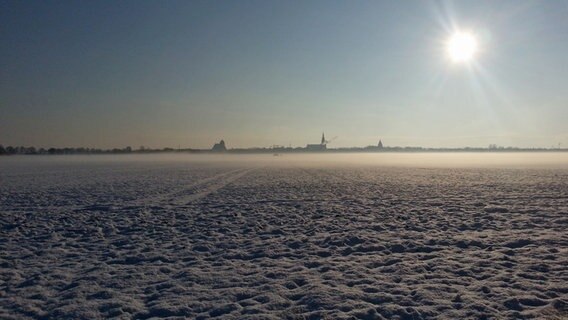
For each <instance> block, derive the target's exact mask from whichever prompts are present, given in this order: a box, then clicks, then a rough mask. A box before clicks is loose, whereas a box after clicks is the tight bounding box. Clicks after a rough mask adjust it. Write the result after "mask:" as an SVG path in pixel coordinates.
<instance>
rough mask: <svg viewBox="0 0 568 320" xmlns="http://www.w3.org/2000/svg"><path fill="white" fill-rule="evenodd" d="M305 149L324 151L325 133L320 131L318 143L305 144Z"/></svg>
mask: <svg viewBox="0 0 568 320" xmlns="http://www.w3.org/2000/svg"><path fill="white" fill-rule="evenodd" d="M306 150H307V151H324V150H327V141H326V140H325V134H324V133H323V132H322V133H321V142H320V143H319V144H308V145H306Z"/></svg>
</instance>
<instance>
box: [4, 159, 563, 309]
mask: <svg viewBox="0 0 568 320" xmlns="http://www.w3.org/2000/svg"><path fill="white" fill-rule="evenodd" d="M503 156H504V157H510V156H511V155H503ZM520 156H521V157H524V156H523V155H520ZM546 156H548V155H543V154H541V155H540V157H541V158H543V159H544V158H545V157H546ZM397 157H399V158H398V160H396V159H397ZM412 157H414V160H412ZM436 157H438V158H436ZM448 157H449V158H452V157H454V158H452V159H453V160H452V161H451V162H449V163H445V162H443V159H446V160H447V159H448ZM456 157H457V158H456ZM459 157H462V160H463V161H458V160H459ZM471 157H479V159H485V158H483V157H484V155H468V154H463V155H459V156H456V155H453V154H452V155H449V154H448V155H443V154H442V155H427V156H420V155H401V156H396V155H394V156H393V155H376V156H367V155H365V156H363V157H361V158H357V155H325V156H323V155H322V156H318V157H315V158H314V157H308V156H293V155H283V156H281V157H273V156H272V155H264V156H242V157H238V156H234V157H231V156H228V157H206V156H171V158H167V157H159V156H137V157H128V156H122V157H121V156H119V157H107V156H90V157H89V156H85V157H83V156H67V157H40V156H38V157H23V156H22V157H17V156H15V157H8V158H2V159H0V223H1V229H0V319H27V318H35V319H61V318H72V319H99V318H113V317H115V318H121V319H122V318H126V319H129V318H136V319H148V318H166V317H173V318H176V317H177V318H196V319H206V318H224V319H282V318H284V319H321V318H324V319H325V318H327V319H383V318H387V319H434V318H436V319H492V318H496V319H503V318H505V319H507V318H510V319H522V318H540V319H566V318H568V168H567V167H566V164H568V161H567V162H564V161H563V160H562V159H564V160H566V158H562V157H560V158H555V160H543V161H540V162H538V161H536V162H534V161H520V162H519V161H518V158H517V157H515V156H511V159H514V161H509V160H503V159H501V160H499V159H500V158H499V157H498V156H495V155H486V156H485V157H486V158H487V157H488V158H491V157H496V158H494V159H491V160H490V161H486V162H483V161H479V162H474V163H477V164H479V167H478V168H475V167H473V166H471V163H469V162H467V159H470V160H471ZM527 157H528V158H529V160H530V159H533V160H534V159H537V158H536V157H535V156H534V155H528V156H527ZM553 157H558V156H557V155H553ZM337 159H340V160H337ZM350 159H351V160H350ZM357 159H358V160H357ZM361 159H363V160H361ZM409 159H410V160H409ZM436 159H437V160H436ZM456 159H458V160H456ZM495 159H497V161H495ZM558 159H560V160H558ZM413 161H414V162H413ZM464 161H465V163H469V164H468V165H463V163H464ZM441 163H445V164H443V165H441ZM551 163H552V164H554V165H551ZM451 164H453V165H451Z"/></svg>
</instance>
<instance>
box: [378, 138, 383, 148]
mask: <svg viewBox="0 0 568 320" xmlns="http://www.w3.org/2000/svg"><path fill="white" fill-rule="evenodd" d="M377 147H378V148H379V149H382V148H384V147H383V141H381V140H379V144H378V145H377Z"/></svg>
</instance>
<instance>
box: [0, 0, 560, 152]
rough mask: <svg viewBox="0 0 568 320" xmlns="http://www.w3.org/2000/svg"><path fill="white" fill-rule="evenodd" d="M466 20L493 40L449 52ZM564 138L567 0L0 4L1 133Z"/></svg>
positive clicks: (78, 139) (389, 140)
mask: <svg viewBox="0 0 568 320" xmlns="http://www.w3.org/2000/svg"><path fill="white" fill-rule="evenodd" d="M455 29H465V30H469V31H471V32H472V33H474V34H476V36H477V39H478V41H479V48H480V52H479V54H478V55H477V56H476V57H475V59H474V60H473V61H471V62H470V63H468V64H456V63H452V62H451V61H450V60H449V58H448V57H447V54H446V49H445V42H446V40H447V38H448V37H449V36H450V34H451V33H452V32H453V30H455ZM322 131H325V133H326V136H327V137H328V138H331V137H334V136H337V139H335V140H334V141H333V142H332V144H330V147H334V146H335V147H340V146H366V145H371V144H376V143H377V142H378V140H379V138H380V139H382V140H383V142H384V143H385V145H389V146H393V145H402V146H407V145H412V146H416V145H422V146H440V147H443V146H450V147H452V146H484V147H485V146H487V145H488V144H490V143H495V144H499V145H505V146H507V145H513V146H521V147H526V146H543V147H551V146H557V145H558V143H562V147H568V2H566V1H553V0H551V1H522V0H513V1H478V0H476V1H455V2H452V1H384V2H380V1H328V0H326V1H264V0H262V1H193V2H190V1H69V2H68V1H4V0H0V144H4V145H35V146H44V147H46V146H58V147H61V146H85V147H103V148H107V147H124V146H127V145H131V146H133V147H138V146H140V145H145V146H149V147H166V146H170V147H177V146H178V145H181V146H182V147H210V146H211V145H212V144H213V143H214V142H215V141H216V140H219V139H221V138H224V139H225V141H226V142H227V145H228V147H249V146H270V145H273V144H279V145H289V144H292V146H303V145H305V144H306V143H317V142H318V141H319V138H320V135H321V132H322Z"/></svg>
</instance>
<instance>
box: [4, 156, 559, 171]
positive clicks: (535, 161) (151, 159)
mask: <svg viewBox="0 0 568 320" xmlns="http://www.w3.org/2000/svg"><path fill="white" fill-rule="evenodd" d="M195 163H211V164H219V165H223V164H225V165H229V166H231V165H239V166H240V165H244V166H252V167H255V166H260V167H262V166H281V167H287V166H291V167H294V166H296V167H303V166H316V167H329V166H331V167H333V166H350V167H351V166H363V167H367V166H370V167H409V168H411V167H432V168H492V167H494V168H500V167H501V168H551V169H561V168H564V169H566V168H568V153H566V152H478V153H476V152H407V153H404V152H392V153H331V154H329V153H328V154H322V153H320V154H318V153H301V154H276V155H274V154H178V153H171V154H167V153H165V154H146V155H144V154H142V155H141V154H133V155H128V154H125V155H72V156H65V155H63V156H31V157H30V156H18V157H13V158H5V159H2V161H0V167H2V166H4V167H6V169H13V168H17V167H25V168H26V170H30V169H31V170H33V168H35V167H37V166H40V167H42V166H51V165H53V166H56V167H57V166H64V165H73V166H77V165H97V164H103V165H125V166H136V165H143V164H150V165H168V164H177V165H184V164H185V165H192V164H195Z"/></svg>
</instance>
